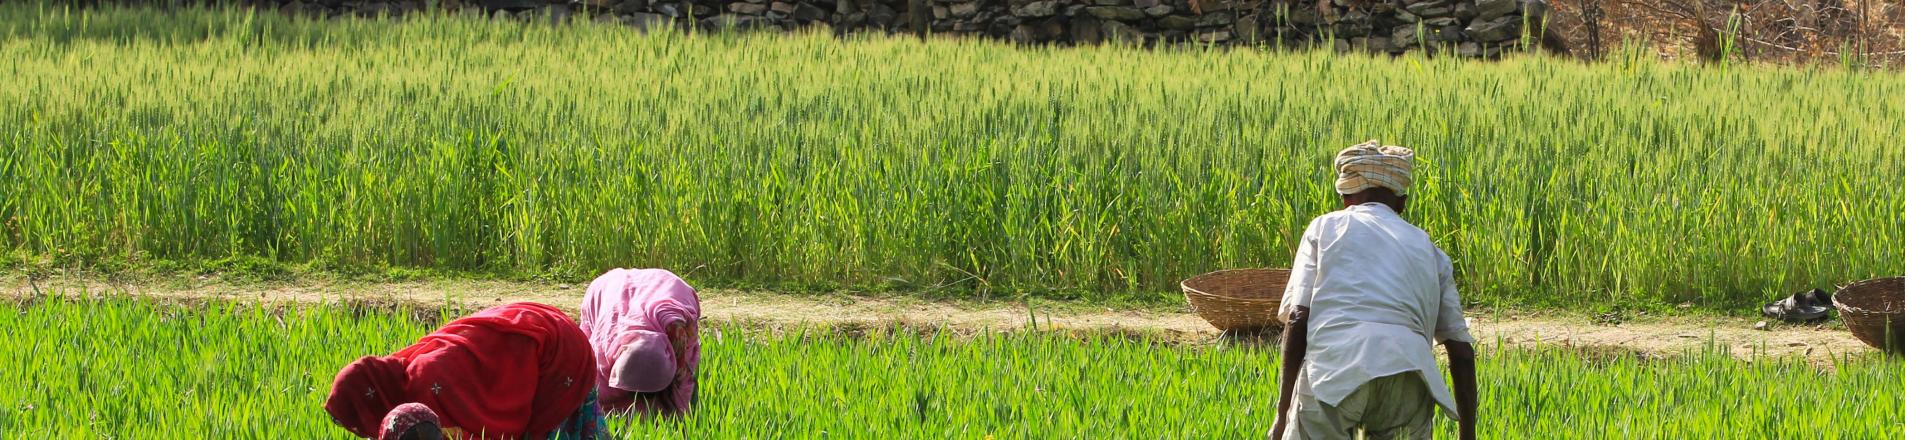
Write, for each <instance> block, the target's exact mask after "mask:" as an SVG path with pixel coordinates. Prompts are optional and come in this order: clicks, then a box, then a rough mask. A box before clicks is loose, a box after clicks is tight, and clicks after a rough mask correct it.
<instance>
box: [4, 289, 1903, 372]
mask: <svg viewBox="0 0 1905 440" xmlns="http://www.w3.org/2000/svg"><path fill="white" fill-rule="evenodd" d="M37 284H38V289H39V290H40V291H42V292H44V293H46V294H79V293H81V292H93V293H99V292H114V293H130V294H134V295H142V296H150V297H159V298H179V299H238V300H253V301H262V302H298V303H318V302H326V301H339V300H368V301H381V302H397V303H412V304H426V305H436V304H446V303H454V304H460V305H464V306H474V307H481V306H486V305H489V304H500V303H505V302H515V301H535V302H542V303H547V304H552V305H556V306H558V307H561V308H563V309H566V310H569V311H571V312H574V311H575V307H576V304H577V303H579V302H580V301H581V298H582V295H583V289H584V288H585V286H583V285H567V284H541V283H517V282H502V281H431V282H403V283H374V284H368V283H332V282H323V281H315V282H301V283H294V284H275V285H260V284H250V283H241V284H233V283H226V282H222V281H220V280H217V279H198V280H174V281H168V282H157V283H154V282H144V283H136V284H118V283H113V282H109V281H102V280H98V279H61V278H56V279H51V280H40V281H38V282H37ZM33 289H34V288H33V286H32V285H30V284H29V283H28V282H27V281H26V280H25V279H24V278H20V277H17V276H14V277H11V278H3V279H0V295H5V296H15V297H17V296H23V295H32V294H34V290H33ZM702 303H703V307H702V308H703V314H704V318H705V319H708V320H712V321H715V322H752V323H766V324H781V325H800V324H817V325H839V324H883V323H892V322H907V323H916V324H927V325H945V326H952V327H956V328H965V329H973V330H982V329H991V330H1006V329H1019V328H1025V327H1026V326H1027V324H1028V322H1029V320H1030V319H1031V316H1034V315H1035V314H1036V316H1037V317H1038V318H1037V319H1038V325H1039V327H1041V328H1069V329H1082V330H1137V331H1144V332H1151V333H1155V334H1161V335H1164V336H1166V337H1169V338H1173V339H1178V340H1182V341H1188V342H1199V341H1211V340H1214V339H1215V338H1216V337H1217V336H1218V332H1217V331H1216V330H1215V329H1212V328H1211V327H1210V326H1209V325H1208V324H1205V323H1204V321H1203V320H1201V319H1199V318H1198V317H1197V316H1196V315H1192V314H1190V313H1187V312H1184V311H1182V310H1138V311H1121V310H1111V309H1107V308H1104V307H1096V308H1092V307H1088V306H1083V305H1076V304H1054V305H1048V306H1034V307H1033V308H1032V309H1031V310H1028V308H1027V307H1026V306H1025V305H1023V304H1017V303H1004V302H993V303H950V302H931V301H923V300H917V299H911V298H906V297H900V296H888V297H864V296H849V295H789V294H779V293H764V292H748V291H735V290H706V291H703V292H702ZM1593 321H1594V320H1593V319H1591V318H1589V317H1585V316H1578V315H1568V314H1565V313H1552V314H1549V313H1539V314H1527V313H1522V314H1514V313H1487V312H1483V313H1473V312H1472V313H1471V316H1470V327H1471V328H1472V331H1473V333H1474V334H1475V336H1476V338H1477V339H1478V340H1480V341H1482V343H1483V344H1484V345H1495V344H1503V345H1516V346H1529V345H1537V344H1539V345H1542V346H1563V347H1573V348H1579V349H1587V350H1600V351H1612V352H1626V353H1633V354H1639V355H1644V356H1671V355H1675V354H1680V353H1685V352H1689V351H1699V350H1701V349H1703V348H1704V347H1706V346H1707V345H1708V344H1714V345H1721V346H1725V347H1727V348H1729V349H1731V350H1732V352H1733V354H1734V355H1735V356H1738V357H1741V358H1754V357H1759V356H1805V357H1806V358H1808V359H1809V360H1811V361H1813V362H1814V363H1815V364H1820V365H1829V364H1830V362H1831V359H1832V356H1834V355H1844V354H1847V353H1864V352H1868V351H1871V349H1870V348H1868V347H1867V346H1865V345H1864V344H1862V343H1860V342H1859V341H1858V340H1856V339H1854V338H1853V337H1852V335H1851V334H1850V333H1848V332H1846V331H1845V330H1844V329H1843V328H1842V327H1840V326H1839V325H1837V324H1827V325H1824V326H1780V325H1774V326H1772V327H1770V328H1769V329H1767V330H1755V329H1754V328H1753V326H1754V323H1755V322H1756V320H1752V319H1745V318H1725V317H1686V316H1678V317H1646V316H1641V317H1635V318H1633V319H1627V320H1625V321H1624V322H1621V323H1619V324H1613V325H1609V324H1597V323H1595V322H1593Z"/></svg>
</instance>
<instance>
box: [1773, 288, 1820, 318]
mask: <svg viewBox="0 0 1905 440" xmlns="http://www.w3.org/2000/svg"><path fill="white" fill-rule="evenodd" d="M1832 310H1833V305H1832V292H1827V291H1825V290H1824V289H1812V290H1809V291H1805V292H1799V293H1795V294H1793V296H1789V297H1786V298H1785V299H1781V300H1778V301H1773V302H1770V303H1766V305H1765V306H1762V307H1760V313H1761V314H1764V315H1766V317H1768V318H1772V319H1777V320H1780V321H1785V322H1797V323H1814V322H1820V321H1825V320H1826V318H1828V317H1830V316H1831V315H1832Z"/></svg>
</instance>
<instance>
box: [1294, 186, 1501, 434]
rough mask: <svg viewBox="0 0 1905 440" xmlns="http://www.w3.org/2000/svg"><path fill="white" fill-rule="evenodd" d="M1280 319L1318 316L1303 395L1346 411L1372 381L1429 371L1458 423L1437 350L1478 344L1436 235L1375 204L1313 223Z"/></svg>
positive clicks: (1432, 386)
mask: <svg viewBox="0 0 1905 440" xmlns="http://www.w3.org/2000/svg"><path fill="white" fill-rule="evenodd" d="M1291 266H1292V267H1291V273H1290V283H1289V286H1288V287H1287V288H1286V289H1285V290H1284V292H1283V303H1282V306H1281V307H1280V308H1279V310H1278V313H1279V315H1280V316H1282V317H1283V319H1284V320H1285V322H1288V321H1289V318H1290V314H1291V313H1292V312H1294V311H1295V310H1296V307H1297V306H1308V307H1309V308H1310V321H1309V340H1308V343H1309V349H1308V351H1306V352H1305V354H1304V360H1305V365H1304V366H1303V369H1302V370H1301V372H1300V373H1298V375H1297V378H1296V392H1297V393H1303V394H1309V395H1311V396H1315V397H1316V398H1317V400H1318V401H1320V402H1323V403H1326V404H1330V405H1336V404H1338V403H1340V402H1342V400H1343V398H1344V397H1347V396H1349V393H1351V392H1353V391H1356V388H1357V387H1360V386H1362V385H1363V384H1364V383H1366V382H1368V381H1369V380H1370V379H1374V378H1378V377H1383V376H1389V375H1395V374H1401V373H1407V372H1419V373H1421V374H1422V379H1423V382H1425V383H1427V384H1428V386H1429V394H1431V395H1432V396H1434V397H1435V401H1436V403H1437V404H1440V405H1441V406H1442V408H1443V409H1444V410H1446V411H1447V412H1448V413H1449V414H1455V399H1453V398H1452V397H1450V394H1449V389H1448V385H1447V384H1446V383H1445V382H1443V381H1442V373H1441V370H1439V369H1437V368H1436V363H1435V350H1434V345H1433V344H1434V343H1435V342H1436V341H1461V342H1474V341H1475V338H1474V337H1473V336H1470V335H1469V333H1468V324H1467V322H1466V321H1464V320H1463V318H1462V301H1461V298H1460V297H1459V296H1458V295H1457V294H1456V291H1455V276H1454V268H1453V266H1451V265H1450V263H1449V256H1448V254H1445V253H1443V252H1442V250H1441V249H1440V248H1437V247H1436V246H1435V243H1434V242H1432V241H1430V240H1429V235H1428V234H1427V233H1425V232H1423V231H1422V229H1421V228H1417V227H1416V226H1415V225H1412V224H1409V222H1408V221H1406V220H1403V219H1402V217H1401V216H1399V215H1396V212H1395V211H1394V210H1391V209H1390V208H1389V206H1388V205H1384V204H1381V203H1366V204H1362V205H1356V206H1351V207H1349V208H1346V209H1343V210H1341V211H1336V212H1332V213H1329V214H1325V215H1323V216H1321V217H1317V218H1316V220H1314V221H1311V222H1310V226H1309V228H1308V229H1306V230H1304V231H1303V238H1302V242H1301V243H1300V244H1298V246H1297V253H1296V261H1295V262H1294V263H1293V264H1292V265H1291Z"/></svg>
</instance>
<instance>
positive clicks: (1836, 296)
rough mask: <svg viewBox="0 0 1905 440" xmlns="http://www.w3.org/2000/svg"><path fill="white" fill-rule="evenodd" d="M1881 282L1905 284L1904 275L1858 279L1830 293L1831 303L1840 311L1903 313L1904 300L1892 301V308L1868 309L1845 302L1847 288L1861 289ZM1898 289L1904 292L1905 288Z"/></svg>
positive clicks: (1881, 313) (1875, 313)
mask: <svg viewBox="0 0 1905 440" xmlns="http://www.w3.org/2000/svg"><path fill="white" fill-rule="evenodd" d="M1881 283H1899V284H1900V285H1905V277H1884V278H1873V279H1869V280H1862V281H1858V282H1855V283H1852V284H1847V285H1845V287H1840V288H1839V291H1838V292H1834V293H1833V294H1832V305H1833V306H1835V307H1838V308H1839V312H1840V313H1846V312H1852V313H1854V314H1868V315H1890V314H1901V313H1905V301H1900V302H1895V303H1892V304H1893V308H1891V309H1886V310H1873V309H1868V308H1865V307H1860V306H1855V305H1851V304H1847V303H1846V302H1845V301H1844V299H1845V293H1846V291H1847V290H1851V289H1855V288H1857V289H1863V288H1867V287H1869V286H1871V285H1874V284H1881ZM1898 291H1899V292H1905V289H1899V290H1898Z"/></svg>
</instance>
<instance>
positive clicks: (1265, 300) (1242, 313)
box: [1179, 269, 1290, 332]
mask: <svg viewBox="0 0 1905 440" xmlns="http://www.w3.org/2000/svg"><path fill="white" fill-rule="evenodd" d="M1289 282H1290V270H1289V269H1231V270H1220V271H1216V272H1211V273H1207V274H1203V275H1198V276H1195V277H1191V279H1188V280H1184V282H1183V283H1181V284H1179V287H1182V288H1183V289H1184V299H1186V300H1189V301H1190V303H1191V311H1192V312H1196V313H1197V316H1199V317H1203V318H1204V320H1205V321H1209V322H1210V325H1211V326H1214V327H1217V329H1218V330H1223V331H1227V332H1229V331H1251V330H1263V329H1273V328H1281V327H1283V322H1282V321H1280V320H1278V319H1277V304H1278V303H1281V302H1282V301H1283V286H1284V285H1285V284H1288V283H1289Z"/></svg>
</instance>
